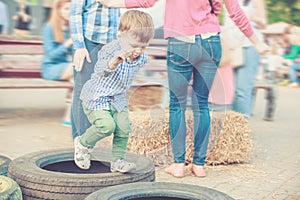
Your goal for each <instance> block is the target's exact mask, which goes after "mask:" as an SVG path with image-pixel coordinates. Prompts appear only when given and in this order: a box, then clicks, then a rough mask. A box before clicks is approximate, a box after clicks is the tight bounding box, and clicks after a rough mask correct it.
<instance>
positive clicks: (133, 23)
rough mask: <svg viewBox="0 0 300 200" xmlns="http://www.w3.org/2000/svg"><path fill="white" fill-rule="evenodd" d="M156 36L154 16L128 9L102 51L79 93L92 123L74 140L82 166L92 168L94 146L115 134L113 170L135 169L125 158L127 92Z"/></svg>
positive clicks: (128, 122) (76, 159) (128, 125)
mask: <svg viewBox="0 0 300 200" xmlns="http://www.w3.org/2000/svg"><path fill="white" fill-rule="evenodd" d="M153 36H154V25H153V21H152V18H151V16H150V15H149V14H147V13H144V12H141V11H138V10H129V11H127V12H125V13H124V14H123V15H122V17H121V20H120V24H119V29H118V38H117V40H114V41H112V42H111V43H109V44H107V45H105V46H103V48H102V49H101V51H99V53H98V61H97V63H96V65H95V68H94V73H93V74H92V76H91V78H90V80H88V81H87V82H86V83H85V85H84V86H83V88H82V91H81V95H80V99H81V100H82V103H83V109H84V112H85V114H86V116H87V118H88V120H89V121H90V123H91V124H92V125H91V126H90V128H88V129H87V130H86V132H85V133H84V134H83V135H81V136H80V137H76V138H75V139H74V147H75V152H74V160H75V163H76V165H77V166H78V167H79V168H81V169H89V168H90V164H91V163H90V153H91V150H92V148H93V147H94V146H95V145H96V143H97V142H98V141H99V140H101V139H103V138H105V137H107V136H109V135H111V134H112V133H114V137H113V147H112V162H111V167H110V170H111V172H121V173H126V172H129V171H132V170H134V169H135V168H136V165H135V164H134V163H130V162H128V161H126V160H125V154H126V148H127V142H128V137H129V132H130V121H129V117H128V108H127V102H126V93H127V91H128V89H129V88H130V85H131V83H132V81H133V79H134V77H135V75H136V74H137V72H138V70H139V68H140V67H142V66H143V65H144V64H145V63H146V62H147V55H146V54H145V53H144V50H145V48H146V47H147V46H148V44H149V41H150V40H151V39H152V38H153Z"/></svg>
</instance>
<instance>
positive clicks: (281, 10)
mask: <svg viewBox="0 0 300 200" xmlns="http://www.w3.org/2000/svg"><path fill="white" fill-rule="evenodd" d="M265 2H266V7H267V12H268V22H269V23H270V24H272V23H274V22H278V21H284V22H287V23H290V24H294V25H297V26H300V15H299V13H300V0H285V1H281V0H280V1H279V0H265Z"/></svg>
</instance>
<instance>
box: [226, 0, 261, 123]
mask: <svg viewBox="0 0 300 200" xmlns="http://www.w3.org/2000/svg"><path fill="white" fill-rule="evenodd" d="M239 2H240V5H241V6H242V9H243V10H244V12H245V14H246V15H247V17H248V18H249V20H250V23H251V26H252V29H253V30H254V32H255V34H256V35H257V36H258V37H259V41H261V42H263V36H262V34H261V32H260V31H259V29H261V28H263V27H264V26H265V25H266V23H267V22H266V21H267V20H266V19H267V18H266V11H265V3H264V1H263V0H239ZM229 14H230V13H229ZM225 19H226V18H225ZM227 23H231V20H225V23H224V27H226V26H228V24H227ZM239 34H240V32H239V30H238V29H236V30H233V31H231V32H230V35H231V36H232V39H233V40H232V41H231V42H230V43H229V45H230V44H234V43H238V46H237V48H240V50H241V51H240V52H241V54H240V56H241V60H242V62H241V63H240V64H239V66H236V67H235V68H234V81H235V83H234V85H235V95H234V101H233V104H232V109H233V110H234V111H236V112H239V113H242V114H244V115H245V118H246V119H247V120H249V119H250V116H251V113H252V91H253V88H254V81H255V78H256V75H257V71H258V68H259V65H260V56H259V49H257V48H256V47H255V46H254V45H253V43H251V41H249V39H248V38H247V37H245V36H244V35H241V37H240V36H239ZM238 38H240V40H238ZM235 56H236V59H238V55H235Z"/></svg>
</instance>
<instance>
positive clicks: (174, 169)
mask: <svg viewBox="0 0 300 200" xmlns="http://www.w3.org/2000/svg"><path fill="white" fill-rule="evenodd" d="M165 172H166V173H168V174H171V175H172V176H174V177H176V178H182V177H184V163H173V164H172V165H170V166H169V167H167V168H165Z"/></svg>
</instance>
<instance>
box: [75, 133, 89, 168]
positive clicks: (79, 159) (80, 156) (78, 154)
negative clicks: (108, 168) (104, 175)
mask: <svg viewBox="0 0 300 200" xmlns="http://www.w3.org/2000/svg"><path fill="white" fill-rule="evenodd" d="M74 148H75V150H74V161H75V164H76V165H77V167H79V168H81V169H89V168H90V166H91V152H92V149H91V148H88V147H85V146H83V145H82V144H80V137H79V136H78V137H76V138H75V139H74Z"/></svg>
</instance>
